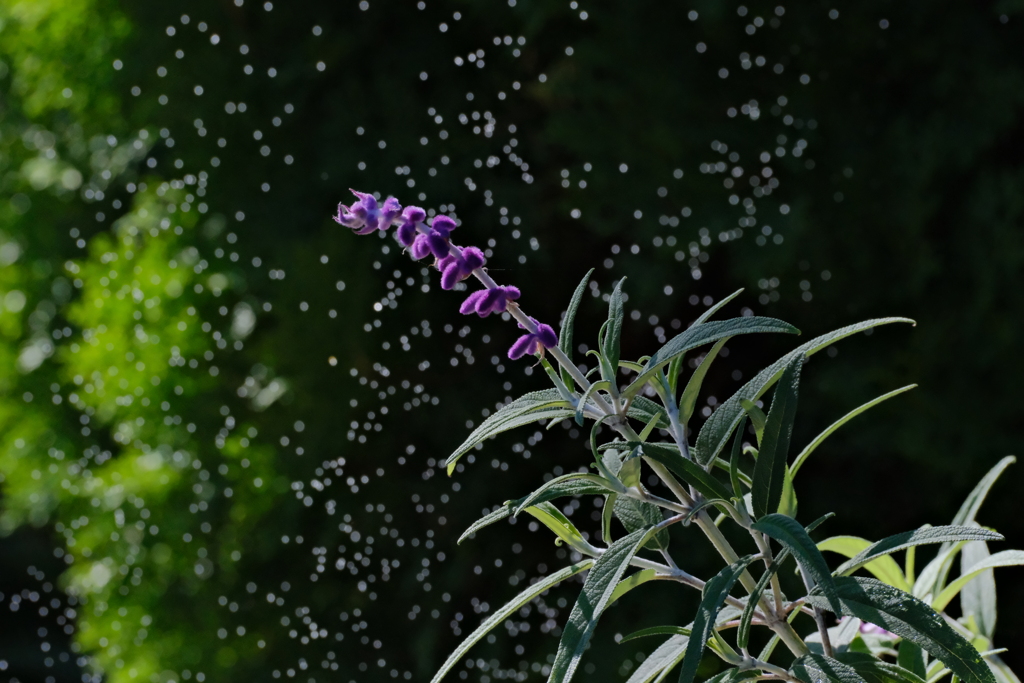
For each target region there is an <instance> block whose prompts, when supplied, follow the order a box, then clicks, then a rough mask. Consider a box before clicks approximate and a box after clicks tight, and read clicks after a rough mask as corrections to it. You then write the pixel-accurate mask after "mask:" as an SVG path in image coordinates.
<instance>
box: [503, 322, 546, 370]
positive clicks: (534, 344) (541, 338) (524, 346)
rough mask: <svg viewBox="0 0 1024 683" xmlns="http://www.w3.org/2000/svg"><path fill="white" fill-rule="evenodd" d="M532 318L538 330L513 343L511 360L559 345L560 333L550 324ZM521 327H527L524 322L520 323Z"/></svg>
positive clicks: (510, 351)
mask: <svg viewBox="0 0 1024 683" xmlns="http://www.w3.org/2000/svg"><path fill="white" fill-rule="evenodd" d="M530 320H531V321H532V322H533V324H534V326H536V328H537V331H536V332H530V333H528V334H524V335H523V336H522V337H520V338H519V339H517V340H516V341H515V343H514V344H512V348H510V349H509V350H508V357H509V358H510V359H511V360H518V359H520V358H522V357H523V356H525V355H526V354H528V353H529V354H535V353H543V352H544V349H552V348H554V347H555V346H557V345H558V335H557V334H555V331H554V330H553V329H551V326H550V325H545V324H544V323H538V322H537V321H536V320H534V319H533V318H530ZM519 327H520V328H521V329H524V330H525V329H526V327H524V326H523V324H522V323H519Z"/></svg>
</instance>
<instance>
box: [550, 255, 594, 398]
mask: <svg viewBox="0 0 1024 683" xmlns="http://www.w3.org/2000/svg"><path fill="white" fill-rule="evenodd" d="M593 274H594V269H593V268H591V269H590V270H589V271H587V274H586V275H584V276H583V279H582V280H580V283H579V284H578V285H577V286H576V291H575V292H573V293H572V298H571V299H570V300H569V308H567V309H566V311H565V317H564V318H562V326H561V327H560V328H559V333H558V348H559V349H561V350H562V353H564V354H565V355H566V356H568V357H569V358H570V359H571V358H572V327H573V323H574V322H575V321H576V311H577V310H578V309H579V307H580V302H581V301H583V295H584V294H585V293H586V291H587V282H589V280H590V276H591V275H593ZM562 381H563V382H565V384H566V386H568V387H572V386H573V380H572V375H570V374H569V371H568V370H566V369H565V368H562Z"/></svg>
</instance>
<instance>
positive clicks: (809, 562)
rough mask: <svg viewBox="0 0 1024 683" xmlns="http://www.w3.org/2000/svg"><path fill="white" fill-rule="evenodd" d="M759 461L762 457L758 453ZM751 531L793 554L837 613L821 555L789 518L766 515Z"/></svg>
mask: <svg viewBox="0 0 1024 683" xmlns="http://www.w3.org/2000/svg"><path fill="white" fill-rule="evenodd" d="M761 457H762V458H763V457H764V454H763V453H762V455H761ZM753 529H754V530H755V531H760V532H761V533H762V534H767V535H768V536H770V537H772V538H774V539H775V540H776V541H778V542H779V543H781V544H782V545H783V547H784V548H786V550H788V551H789V552H790V553H792V554H793V557H795V558H796V561H797V563H798V564H799V565H800V569H801V570H803V572H804V574H805V575H806V576H808V577H810V578H811V579H813V580H814V583H815V584H817V586H818V589H819V590H820V591H821V592H822V593H824V594H825V596H826V597H827V598H828V600H829V602H830V603H831V606H832V611H833V612H836V613H838V612H839V610H840V608H841V607H840V603H839V595H838V594H837V593H836V587H835V584H834V583H833V581H832V572H831V571H830V570H829V568H828V563H827V562H825V558H824V557H822V555H821V551H820V550H818V547H817V546H816V545H814V541H812V540H811V537H810V536H809V535H808V534H807V531H806V530H805V529H804V528H803V526H801V525H800V523H799V522H797V521H796V520H795V519H793V518H792V517H787V516H785V515H780V514H771V515H766V516H764V517H762V518H761V519H759V520H758V521H757V522H756V523H754V526H753Z"/></svg>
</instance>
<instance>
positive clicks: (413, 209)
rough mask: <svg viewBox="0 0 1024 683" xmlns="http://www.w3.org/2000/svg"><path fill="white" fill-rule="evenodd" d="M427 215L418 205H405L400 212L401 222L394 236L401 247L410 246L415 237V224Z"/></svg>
mask: <svg viewBox="0 0 1024 683" xmlns="http://www.w3.org/2000/svg"><path fill="white" fill-rule="evenodd" d="M426 217H427V214H426V212H425V211H424V210H423V209H421V208H420V207H418V206H407V207H405V211H403V212H402V224H401V225H399V226H398V230H397V231H396V233H395V236H396V237H397V238H398V243H399V244H401V245H402V246H403V247H411V246H412V243H413V241H414V240H415V239H416V225H417V224H419V223H422V222H423V220H424V219H425V218H426Z"/></svg>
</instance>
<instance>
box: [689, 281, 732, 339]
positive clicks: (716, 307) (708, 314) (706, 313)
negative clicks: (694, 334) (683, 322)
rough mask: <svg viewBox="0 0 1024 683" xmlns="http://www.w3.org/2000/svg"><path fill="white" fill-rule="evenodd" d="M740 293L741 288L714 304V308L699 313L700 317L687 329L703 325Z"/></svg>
mask: <svg viewBox="0 0 1024 683" xmlns="http://www.w3.org/2000/svg"><path fill="white" fill-rule="evenodd" d="M742 293H743V288H742V287H741V288H740V289H737V290H736V291H735V292H733V293H732V294H730V295H729V296H727V297H725V298H724V299H722V300H721V301H719V302H718V303H717V304H715V305H714V306H712V307H711V308H709V309H708V310H706V311H704V312H703V313H701V314H700V316H698V317H697V319H696V320H694V321H693V324H692V325H690V327H689V328H688V329H693V328H694V327H697V326H698V325H703V324H704V323H706V322H707V321H708V319H709V318H710V317H711V316H713V315H714V314H715V313H718V312H719V311H720V310H722V308H723V307H725V305H726V304H727V303H729V302H730V301H732V300H733V299H735V298H736V297H738V296H739V295H740V294H742Z"/></svg>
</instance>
